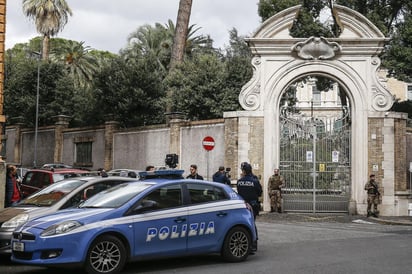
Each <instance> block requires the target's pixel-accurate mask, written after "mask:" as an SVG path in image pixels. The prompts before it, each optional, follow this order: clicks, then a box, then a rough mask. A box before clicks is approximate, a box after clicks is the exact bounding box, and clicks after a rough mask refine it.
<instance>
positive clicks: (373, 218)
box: [368, 217, 412, 226]
mask: <svg viewBox="0 0 412 274" xmlns="http://www.w3.org/2000/svg"><path fill="white" fill-rule="evenodd" d="M368 219H371V220H374V221H376V222H378V223H381V224H387V225H409V226H412V222H411V221H407V220H404V221H401V220H389V219H382V218H376V217H369V218H368Z"/></svg>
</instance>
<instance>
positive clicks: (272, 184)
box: [268, 168, 284, 213]
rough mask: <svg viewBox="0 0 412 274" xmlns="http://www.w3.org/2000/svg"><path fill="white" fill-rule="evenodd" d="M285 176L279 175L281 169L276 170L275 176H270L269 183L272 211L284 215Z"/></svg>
mask: <svg viewBox="0 0 412 274" xmlns="http://www.w3.org/2000/svg"><path fill="white" fill-rule="evenodd" d="M283 182H284V179H283V176H282V175H280V174H279V169H277V168H275V169H274V174H273V175H272V176H270V178H269V181H268V194H269V198H270V209H271V212H274V211H275V210H277V212H279V213H282V204H281V201H282V193H281V189H282V187H283Z"/></svg>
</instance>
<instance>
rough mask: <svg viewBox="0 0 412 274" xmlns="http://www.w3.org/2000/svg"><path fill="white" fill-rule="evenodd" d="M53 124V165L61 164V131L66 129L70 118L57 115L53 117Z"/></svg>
mask: <svg viewBox="0 0 412 274" xmlns="http://www.w3.org/2000/svg"><path fill="white" fill-rule="evenodd" d="M53 118H54V120H55V121H56V122H55V130H54V140H55V141H54V142H55V143H54V156H53V161H54V163H61V162H62V157H63V131H64V130H65V129H66V128H68V126H69V121H70V116H66V115H57V116H54V117H53Z"/></svg>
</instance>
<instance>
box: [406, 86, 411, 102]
mask: <svg viewBox="0 0 412 274" xmlns="http://www.w3.org/2000/svg"><path fill="white" fill-rule="evenodd" d="M406 96H407V98H406V99H407V100H412V84H408V90H407V95H406Z"/></svg>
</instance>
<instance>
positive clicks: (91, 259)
mask: <svg viewBox="0 0 412 274" xmlns="http://www.w3.org/2000/svg"><path fill="white" fill-rule="evenodd" d="M126 256H127V255H126V248H125V246H124V244H123V242H122V241H121V240H120V239H118V238H117V237H114V236H111V235H103V236H100V237H99V238H97V239H96V240H95V241H94V242H93V243H92V245H91V246H90V249H89V251H88V252H87V258H86V271H87V273H89V274H101V273H105V274H113V273H119V272H120V271H121V270H122V269H123V267H124V265H125V264H126Z"/></svg>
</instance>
